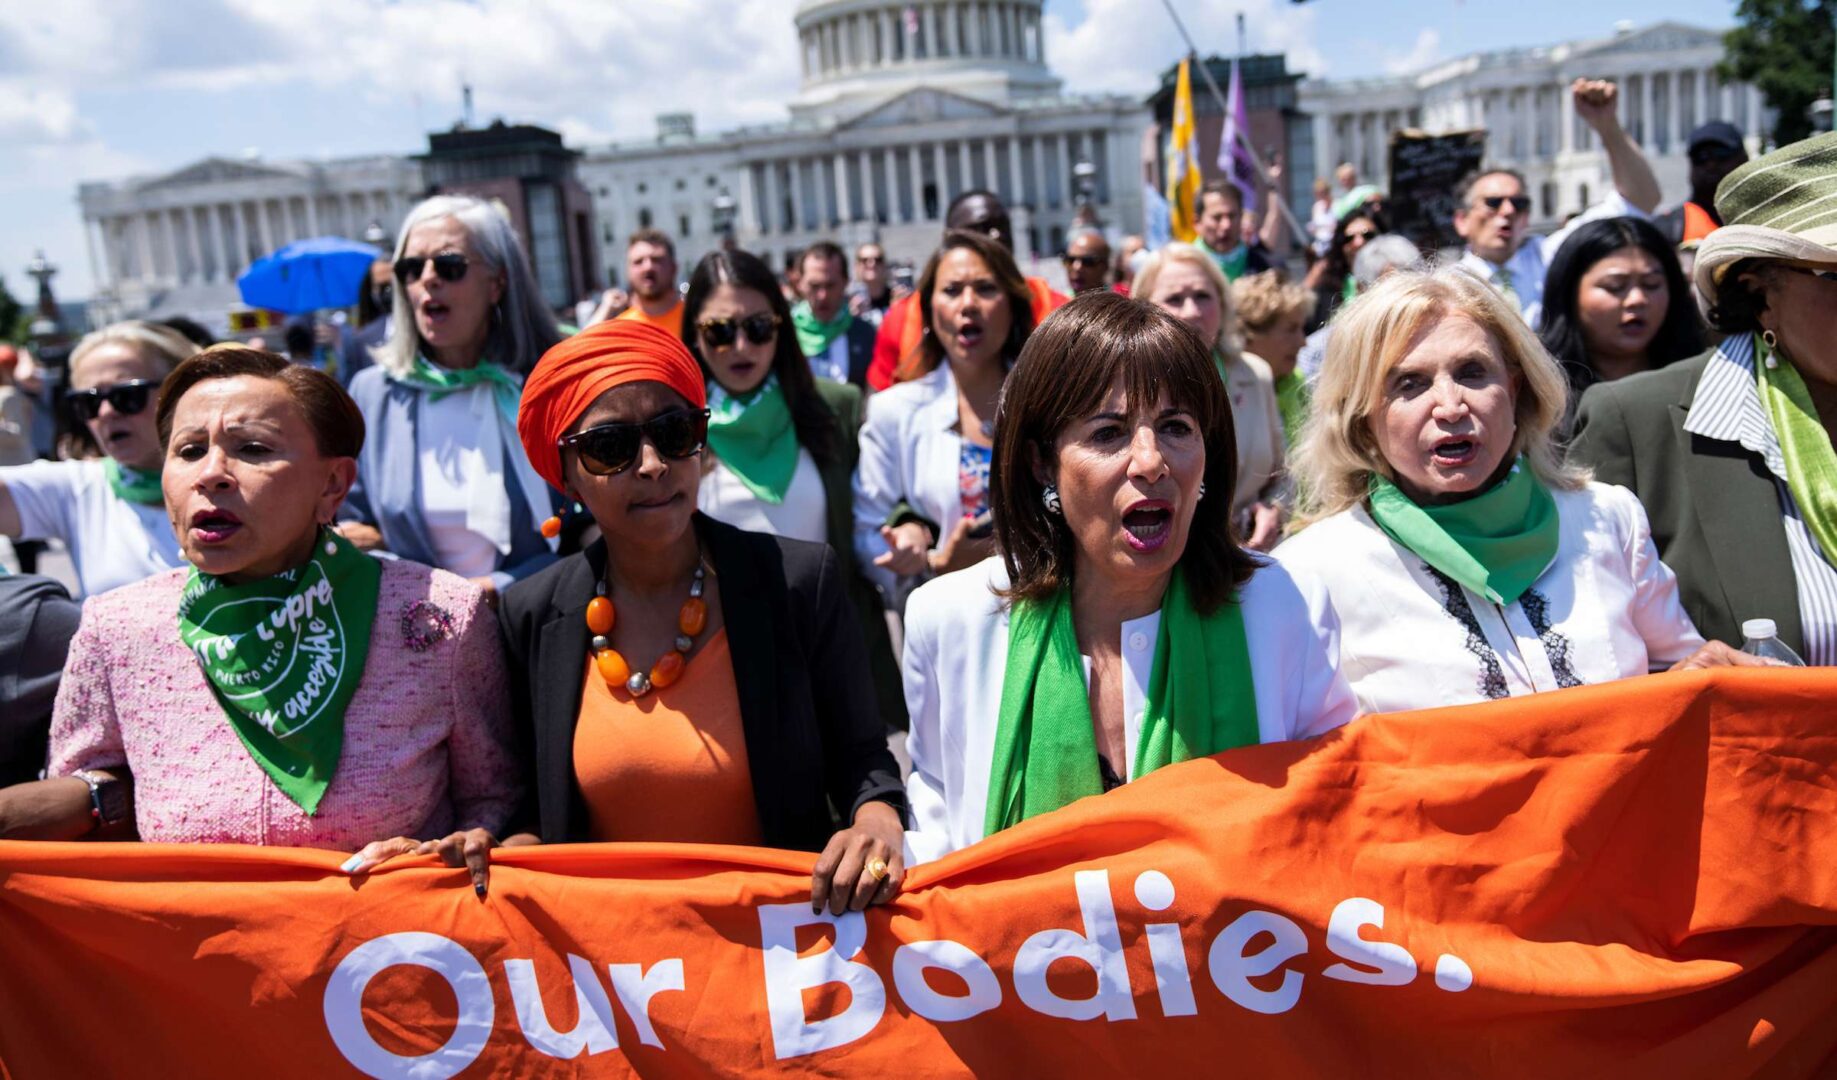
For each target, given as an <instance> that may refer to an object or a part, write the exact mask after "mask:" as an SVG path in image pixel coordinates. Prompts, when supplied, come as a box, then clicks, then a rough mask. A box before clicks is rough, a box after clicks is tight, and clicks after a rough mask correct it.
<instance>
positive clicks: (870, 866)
mask: <svg viewBox="0 0 1837 1080" xmlns="http://www.w3.org/2000/svg"><path fill="white" fill-rule="evenodd" d="M867 872H868V873H869V874H872V875H873V877H874V880H875V881H885V880H886V879H887V876H888V871H887V861H886V860H885V859H869V860H868V861H867Z"/></svg>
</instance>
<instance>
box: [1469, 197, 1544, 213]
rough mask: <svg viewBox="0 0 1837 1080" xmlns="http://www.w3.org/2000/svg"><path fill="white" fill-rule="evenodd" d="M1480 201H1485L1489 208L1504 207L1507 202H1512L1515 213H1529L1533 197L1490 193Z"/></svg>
mask: <svg viewBox="0 0 1837 1080" xmlns="http://www.w3.org/2000/svg"><path fill="white" fill-rule="evenodd" d="M1480 202H1482V203H1484V204H1485V206H1486V208H1487V209H1488V210H1498V209H1501V208H1503V207H1504V206H1505V204H1506V203H1511V204H1512V212H1513V213H1515V214H1528V213H1530V212H1531V197H1530V196H1529V195H1488V196H1486V197H1485V198H1483V199H1481V200H1480Z"/></svg>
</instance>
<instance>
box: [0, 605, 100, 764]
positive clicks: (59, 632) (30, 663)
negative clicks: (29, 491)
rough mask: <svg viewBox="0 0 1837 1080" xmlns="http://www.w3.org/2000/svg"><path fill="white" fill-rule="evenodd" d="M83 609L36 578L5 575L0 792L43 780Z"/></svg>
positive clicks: (0, 635)
mask: <svg viewBox="0 0 1837 1080" xmlns="http://www.w3.org/2000/svg"><path fill="white" fill-rule="evenodd" d="M81 614H82V608H81V606H80V605H78V604H77V602H76V601H74V600H72V599H70V594H69V593H67V592H65V591H64V587H63V586H62V585H60V584H58V583H57V582H55V581H53V580H52V579H50V578H48V577H39V576H37V575H36V574H0V787H5V786H7V785H8V784H23V783H25V782H26V781H28V780H36V779H38V774H39V773H40V772H42V771H43V770H44V768H45V751H46V749H47V747H48V745H49V743H50V735H51V706H52V704H53V703H54V702H55V701H56V699H57V684H58V681H59V680H60V679H61V678H62V677H63V674H64V660H65V657H66V655H67V654H68V653H69V651H70V639H71V637H72V636H73V635H74V634H76V632H77V621H78V619H79V618H80V616H81Z"/></svg>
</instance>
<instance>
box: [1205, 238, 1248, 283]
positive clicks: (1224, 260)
mask: <svg viewBox="0 0 1837 1080" xmlns="http://www.w3.org/2000/svg"><path fill="white" fill-rule="evenodd" d="M1199 246H1200V247H1202V248H1205V249H1206V254H1207V255H1210V256H1212V261H1213V262H1215V263H1217V264H1218V268H1219V270H1221V271H1223V272H1224V275H1225V280H1226V281H1236V280H1237V279H1238V278H1241V277H1243V276H1244V271H1245V270H1248V269H1249V268H1250V248H1249V247H1247V246H1245V245H1244V244H1241V243H1240V244H1238V246H1236V247H1234V248H1232V249H1231V250H1230V251H1218V250H1216V249H1215V248H1213V247H1212V245H1210V244H1208V243H1206V242H1205V241H1204V240H1201V241H1199Z"/></svg>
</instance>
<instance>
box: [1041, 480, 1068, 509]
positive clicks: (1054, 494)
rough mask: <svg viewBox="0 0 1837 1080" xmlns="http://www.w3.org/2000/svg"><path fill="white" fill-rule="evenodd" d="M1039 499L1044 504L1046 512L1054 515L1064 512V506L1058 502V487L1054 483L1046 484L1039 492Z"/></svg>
mask: <svg viewBox="0 0 1837 1080" xmlns="http://www.w3.org/2000/svg"><path fill="white" fill-rule="evenodd" d="M1040 501H1041V502H1043V503H1045V504H1046V512H1047V513H1049V514H1052V515H1053V516H1055V517H1057V516H1059V515H1061V514H1063V513H1065V507H1063V506H1061V505H1060V504H1059V488H1058V486H1057V485H1055V484H1047V485H1046V490H1045V491H1042V492H1040Z"/></svg>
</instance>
